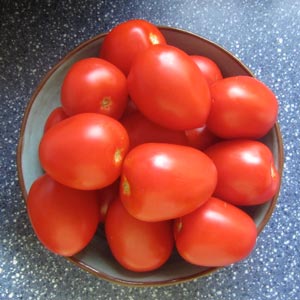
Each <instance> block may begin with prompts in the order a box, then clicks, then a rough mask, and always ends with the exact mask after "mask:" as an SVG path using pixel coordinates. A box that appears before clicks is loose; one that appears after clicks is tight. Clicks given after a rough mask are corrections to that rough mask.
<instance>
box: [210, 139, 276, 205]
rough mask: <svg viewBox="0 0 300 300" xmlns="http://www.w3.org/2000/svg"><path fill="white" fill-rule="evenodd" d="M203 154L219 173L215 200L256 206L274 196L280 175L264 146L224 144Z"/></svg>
mask: <svg viewBox="0 0 300 300" xmlns="http://www.w3.org/2000/svg"><path fill="white" fill-rule="evenodd" d="M205 153H206V154H207V155H208V156H209V157H210V158H211V159H212V160H213V162H214V163H215V165H216V168H217V170H218V183H217V186H216V190H215V192H214V195H215V196H216V197H219V198H221V199H223V200H225V201H228V202H230V203H233V204H236V205H257V204H261V203H264V202H267V201H269V200H270V199H271V198H272V197H273V196H274V195H275V194H276V193H277V191H278V189H279V174H278V171H277V169H276V167H275V164H274V159H273V155H272V152H271V151H270V149H269V148H268V147H267V146H266V145H265V144H263V143H261V142H259V141H253V140H231V141H223V142H220V143H217V144H214V145H212V146H211V147H209V148H207V149H206V150H205Z"/></svg>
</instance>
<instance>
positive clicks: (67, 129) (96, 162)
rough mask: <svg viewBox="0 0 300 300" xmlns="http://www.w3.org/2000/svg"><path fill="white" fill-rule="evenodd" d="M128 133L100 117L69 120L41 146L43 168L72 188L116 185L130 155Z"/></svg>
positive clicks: (81, 116) (88, 115)
mask: <svg viewBox="0 0 300 300" xmlns="http://www.w3.org/2000/svg"><path fill="white" fill-rule="evenodd" d="M128 147H129V138H128V134H127V132H126V129H125V128H124V127H123V125H122V124H121V123H120V122H118V121H117V120H115V119H113V118H111V117H108V116H105V115H102V114H97V113H83V114H77V115H74V116H72V117H69V118H67V119H65V120H63V121H61V122H59V123H58V124H57V125H56V126H54V127H52V128H50V129H49V130H48V131H47V132H46V133H45V134H44V136H43V137H42V139H41V142H40V145H39V158H40V162H41V165H42V168H43V169H44V170H45V171H46V173H48V174H49V175H50V176H52V177H53V178H54V179H55V180H57V181H58V182H60V183H62V184H65V185H67V186H69V187H73V188H77V189H82V190H93V189H100V188H103V187H105V186H108V185H110V184H111V183H113V182H114V181H115V180H116V179H117V178H118V177H119V176H120V173H121V166H122V163H123V160H124V157H125V155H126V153H127V151H128Z"/></svg>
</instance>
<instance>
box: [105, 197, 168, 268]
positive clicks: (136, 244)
mask: <svg viewBox="0 0 300 300" xmlns="http://www.w3.org/2000/svg"><path fill="white" fill-rule="evenodd" d="M105 233H106V238H107V241H108V244H109V247H110V249H111V252H112V254H113V256H114V257H115V258H116V260H117V261H118V262H119V263H120V264H121V265H122V266H123V267H124V268H126V269H129V270H131V271H135V272H145V271H152V270H155V269H157V268H159V267H160V266H161V265H163V264H164V263H165V262H166V261H167V260H168V258H169V257H170V255H171V253H172V250H173V247H174V238H173V232H172V222H170V221H162V222H144V221H140V220H137V219H135V218H134V217H132V216H131V215H130V214H129V213H128V212H127V210H126V209H125V208H124V206H123V205H122V203H121V201H120V200H119V199H116V200H114V201H113V202H112V203H111V205H110V206H109V209H108V212H107V218H106V223H105Z"/></svg>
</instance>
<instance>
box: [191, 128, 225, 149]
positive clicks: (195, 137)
mask: <svg viewBox="0 0 300 300" xmlns="http://www.w3.org/2000/svg"><path fill="white" fill-rule="evenodd" d="M185 135H186V137H187V140H188V145H189V146H191V147H194V148H197V149H199V150H204V149H206V148H207V147H208V146H211V145H213V144H215V143H216V142H218V141H219V140H220V139H219V138H218V137H217V136H215V135H214V134H213V133H212V132H211V131H210V130H209V129H208V128H207V126H206V125H204V126H202V127H200V128H194V129H189V130H186V131H185Z"/></svg>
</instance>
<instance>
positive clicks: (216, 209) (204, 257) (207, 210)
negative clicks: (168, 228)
mask: <svg viewBox="0 0 300 300" xmlns="http://www.w3.org/2000/svg"><path fill="white" fill-rule="evenodd" d="M174 234H175V243H176V248H177V250H178V252H179V254H180V255H181V256H182V257H183V258H184V259H185V260H186V261H188V262H190V263H192V264H195V265H200V266H206V267H219V266H226V265H229V264H232V263H235V262H237V261H240V260H242V259H244V258H246V257H247V256H248V255H249V254H250V253H251V251H252V250H253V249H254V247H255V244H256V237H257V230H256V225H255V223H254V221H253V220H252V219H251V217H250V216H249V215H247V214H246V213H245V212H244V211H243V210H241V209H239V208H237V207H235V206H234V205H231V204H229V203H227V202H224V201H223V200H220V199H217V198H213V197H212V198H210V199H209V200H208V201H207V202H205V203H204V204H203V205H202V206H200V207H199V208H198V209H196V210H195V211H193V212H192V213H190V214H188V215H186V216H183V217H181V218H179V219H177V220H176V222H175V223H174Z"/></svg>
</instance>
